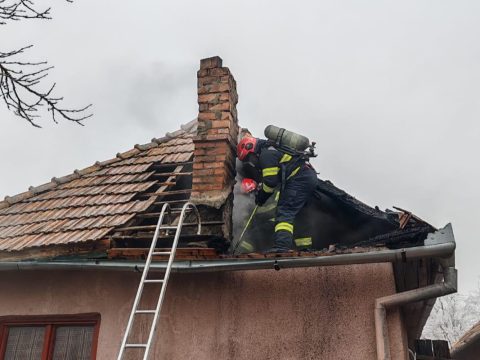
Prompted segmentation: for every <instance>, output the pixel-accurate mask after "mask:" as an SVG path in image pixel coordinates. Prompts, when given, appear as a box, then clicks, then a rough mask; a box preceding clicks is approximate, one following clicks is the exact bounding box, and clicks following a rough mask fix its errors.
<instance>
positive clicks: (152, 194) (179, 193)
mask: <svg viewBox="0 0 480 360" xmlns="http://www.w3.org/2000/svg"><path fill="white" fill-rule="evenodd" d="M191 192H192V189H184V190H172V191H162V192H159V193H145V194H140V196H141V197H151V196H167V195H182V194H190V193H191Z"/></svg>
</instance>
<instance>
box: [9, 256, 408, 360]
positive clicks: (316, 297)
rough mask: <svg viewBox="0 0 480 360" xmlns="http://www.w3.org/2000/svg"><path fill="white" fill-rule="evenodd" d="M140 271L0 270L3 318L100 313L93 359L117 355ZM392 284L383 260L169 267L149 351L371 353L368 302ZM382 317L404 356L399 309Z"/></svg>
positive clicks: (398, 355)
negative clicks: (227, 268)
mask: <svg viewBox="0 0 480 360" xmlns="http://www.w3.org/2000/svg"><path fill="white" fill-rule="evenodd" d="M139 278H140V274H138V273H134V272H128V273H127V272H113V271H17V272H0V289H1V290H0V316H1V315H15V314H18V315H28V314H32V315H33V314H35V315H41V314H71V313H82V312H99V313H101V317H102V320H101V327H100V338H99V345H98V357H97V358H98V359H100V360H104V359H114V358H115V357H116V354H117V352H118V348H119V344H120V342H121V336H122V333H123V331H124V329H125V326H126V323H127V317H128V314H129V312H130V306H131V303H132V302H133V298H134V293H135V291H136V287H137V283H138V280H139ZM148 286H157V285H148ZM394 291H395V286H394V282H393V273H392V268H391V265H390V264H370V265H351V266H337V267H328V268H327V267H325V268H308V269H283V270H280V271H278V272H277V271H274V270H262V271H242V272H228V273H203V274H200V273H198V274H172V278H171V282H170V284H169V288H168V292H167V298H166V302H165V305H164V308H163V312H162V314H163V315H162V316H161V320H160V326H159V331H158V338H159V340H158V341H157V342H156V348H155V356H153V357H152V358H154V359H179V360H180V359H182V360H185V359H196V360H203V359H205V360H207V359H208V360H211V359H239V360H241V359H245V360H247V359H248V360H252V359H275V360H282V359H285V360H287V359H288V360H290V359H328V360H347V359H348V360H351V359H355V360H373V359H376V356H375V336H374V332H375V330H374V317H373V308H374V299H375V298H377V297H380V296H384V295H387V294H391V293H393V292H394ZM144 316H148V315H144ZM388 317H389V330H390V336H391V347H392V355H393V359H395V360H405V359H407V356H406V352H405V346H404V340H403V339H404V338H405V337H404V334H403V333H402V324H401V318H400V314H399V312H398V311H392V312H391V313H389V315H388ZM140 326H141V327H142V328H145V327H146V325H145V323H141V324H140Z"/></svg>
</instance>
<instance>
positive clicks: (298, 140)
mask: <svg viewBox="0 0 480 360" xmlns="http://www.w3.org/2000/svg"><path fill="white" fill-rule="evenodd" d="M264 133H265V137H266V138H267V139H269V140H271V141H273V142H275V144H276V145H277V146H280V147H282V146H284V147H287V148H290V149H294V150H297V151H305V150H306V149H307V148H308V146H309V145H310V140H308V138H307V137H305V136H303V135H299V134H297V133H294V132H292V131H288V130H285V129H283V128H279V127H278V126H275V125H268V126H267V127H266V128H265V132H264Z"/></svg>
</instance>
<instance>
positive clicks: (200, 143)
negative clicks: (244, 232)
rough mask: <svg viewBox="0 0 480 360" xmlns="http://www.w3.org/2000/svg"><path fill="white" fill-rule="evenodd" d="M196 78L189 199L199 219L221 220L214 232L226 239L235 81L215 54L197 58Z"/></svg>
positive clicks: (229, 218) (234, 140)
mask: <svg viewBox="0 0 480 360" xmlns="http://www.w3.org/2000/svg"><path fill="white" fill-rule="evenodd" d="M197 77H198V87H197V90H198V106H199V114H198V128H197V134H196V136H195V137H194V139H193V142H194V145H195V150H194V160H193V177H192V194H191V200H192V201H193V202H194V203H196V204H197V205H201V212H202V213H203V214H202V218H204V217H207V218H208V219H209V220H221V221H222V222H223V224H224V225H223V226H222V227H221V230H220V231H219V232H217V234H218V235H221V236H222V237H224V238H227V239H230V238H231V234H232V208H233V186H234V184H235V174H236V171H235V158H236V154H235V153H236V145H237V138H238V132H239V127H238V119H237V109H236V105H237V102H238V95H237V90H236V82H235V79H234V78H233V76H232V74H231V73H230V70H229V69H228V68H226V67H223V66H222V59H221V58H220V57H218V56H215V57H211V58H207V59H203V60H201V61H200V70H199V71H198V73H197ZM202 205H203V206H202ZM202 209H203V211H202Z"/></svg>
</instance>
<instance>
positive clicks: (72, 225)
mask: <svg viewBox="0 0 480 360" xmlns="http://www.w3.org/2000/svg"><path fill="white" fill-rule="evenodd" d="M195 128H196V121H192V122H191V123H189V124H187V125H185V126H183V128H182V130H179V131H176V132H175V133H167V135H166V136H165V137H163V138H161V139H152V142H151V143H148V144H145V145H136V146H135V147H134V148H133V149H131V150H129V151H127V152H124V153H118V154H117V156H116V157H115V158H113V159H110V160H107V161H103V162H97V163H95V164H94V165H93V166H90V167H88V168H86V169H83V170H75V171H74V172H73V174H70V175H67V176H65V177H61V178H53V179H52V181H51V182H49V183H47V184H44V185H41V186H38V187H31V188H30V189H29V191H27V192H25V193H22V194H19V195H17V196H13V197H6V198H5V200H4V201H3V202H0V251H1V252H2V253H3V254H5V252H19V251H25V250H29V249H33V248H41V247H48V246H55V245H65V244H78V243H87V242H93V241H98V240H101V239H107V238H108V235H110V234H111V233H112V232H113V231H114V230H115V229H116V228H119V227H125V226H128V225H130V224H131V223H132V222H133V223H134V222H135V220H136V217H137V215H138V214H141V213H144V212H146V211H147V210H149V209H152V208H154V207H155V206H156V204H157V203H158V202H159V201H160V200H161V199H162V198H165V199H168V195H171V194H170V193H172V191H173V190H172V189H176V185H177V183H178V182H179V180H180V179H181V178H182V177H186V178H188V179H187V181H183V182H182V189H183V190H184V193H188V191H189V190H188V188H190V189H191V160H192V156H193V149H194V146H193V141H192V137H193V134H194V133H195ZM189 166H190V167H189ZM185 169H187V170H185ZM188 169H190V171H188ZM157 205H158V204H157ZM7 257H8V255H7ZM3 258H5V256H3Z"/></svg>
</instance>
